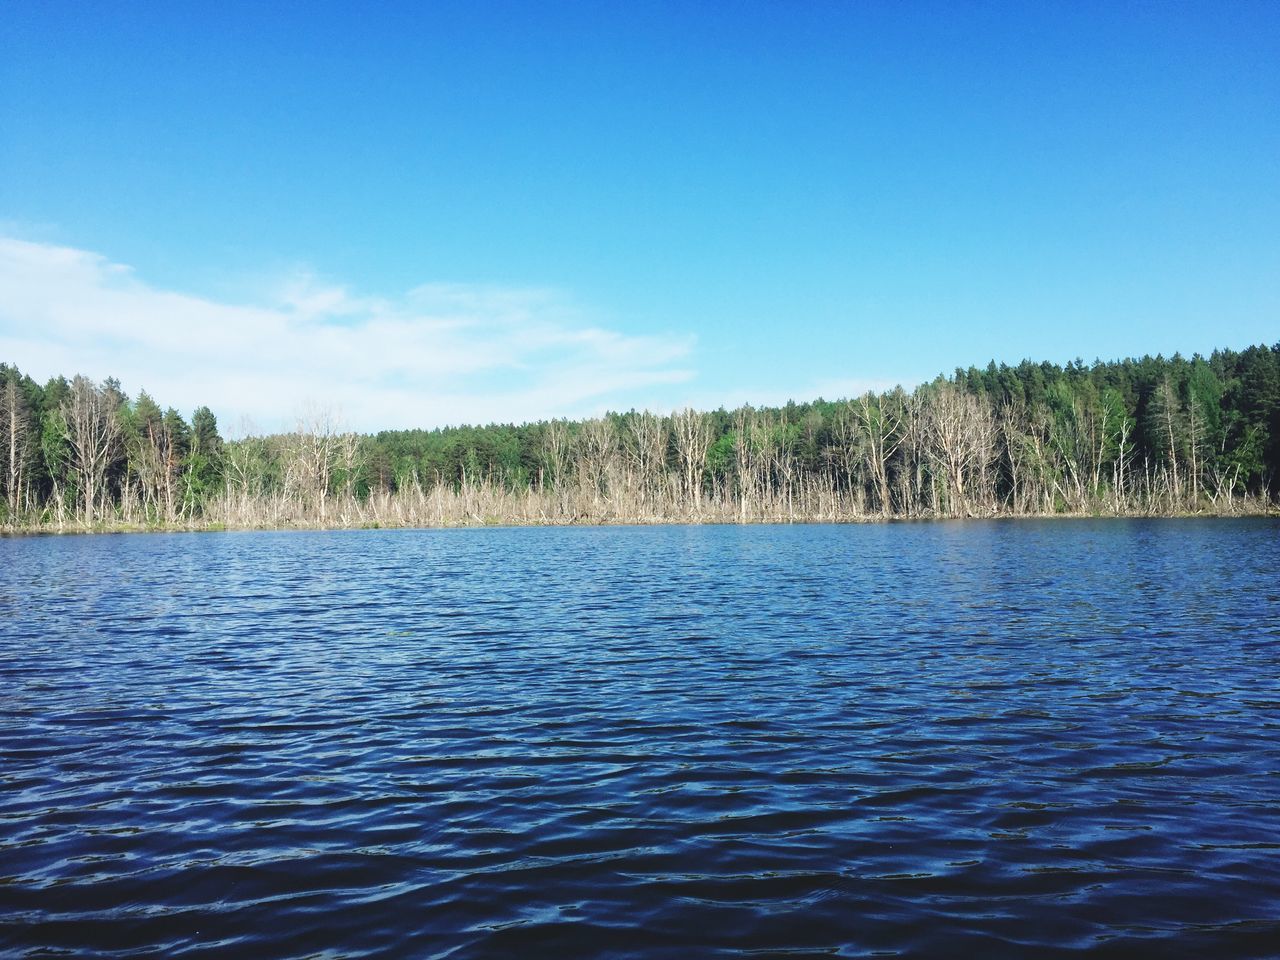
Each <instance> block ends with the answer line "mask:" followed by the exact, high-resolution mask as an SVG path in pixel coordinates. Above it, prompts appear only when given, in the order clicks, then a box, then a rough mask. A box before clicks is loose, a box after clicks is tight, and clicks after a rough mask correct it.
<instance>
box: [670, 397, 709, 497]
mask: <svg viewBox="0 0 1280 960" xmlns="http://www.w3.org/2000/svg"><path fill="white" fill-rule="evenodd" d="M671 424H672V428H673V429H674V430H675V436H676V455H677V456H678V457H679V458H680V469H681V473H682V492H683V494H684V497H685V500H686V503H687V504H689V505H691V506H693V507H694V508H695V509H696V508H697V505H698V504H700V503H701V502H702V471H703V469H704V468H705V467H706V465H707V451H708V450H710V449H711V424H710V423H709V422H708V421H707V418H706V417H705V416H703V415H702V414H701V413H699V412H698V411H696V410H694V409H692V408H690V407H685V409H683V410H681V411H679V412H678V413H673V414H672V415H671Z"/></svg>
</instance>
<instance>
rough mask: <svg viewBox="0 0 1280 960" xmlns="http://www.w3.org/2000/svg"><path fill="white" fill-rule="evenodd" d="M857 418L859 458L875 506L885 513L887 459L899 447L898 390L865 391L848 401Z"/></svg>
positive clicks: (888, 502) (887, 509) (889, 505)
mask: <svg viewBox="0 0 1280 960" xmlns="http://www.w3.org/2000/svg"><path fill="white" fill-rule="evenodd" d="M851 407H852V409H853V413H854V415H855V416H856V417H857V421H858V427H859V435H860V438H861V440H862V450H863V457H864V460H865V462H866V465H867V469H868V472H869V473H870V474H871V483H872V486H873V488H874V490H875V495H876V505H877V506H878V507H879V508H880V514H881V515H882V516H885V517H887V516H889V513H890V511H891V509H892V506H893V505H892V500H891V498H890V494H889V462H890V460H892V458H893V456H894V454H896V453H897V452H898V448H899V447H901V446H902V440H903V437H902V391H901V389H899V390H897V391H895V392H894V393H891V394H885V395H884V396H876V395H875V394H874V393H870V392H868V393H866V394H865V395H863V396H862V397H861V398H859V399H858V400H854V401H853V402H852V403H851Z"/></svg>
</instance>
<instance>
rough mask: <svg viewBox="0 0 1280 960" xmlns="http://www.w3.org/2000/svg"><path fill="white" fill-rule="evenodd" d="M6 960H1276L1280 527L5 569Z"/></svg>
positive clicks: (1054, 530)
mask: <svg viewBox="0 0 1280 960" xmlns="http://www.w3.org/2000/svg"><path fill="white" fill-rule="evenodd" d="M0 705H2V708H0V761H2V765H0V953H7V954H10V955H17V956H22V955H26V954H28V953H30V954H32V955H35V954H40V955H45V954H46V953H47V954H49V955H55V954H57V953H59V952H68V953H72V954H75V955H78V956H106V955H117V956H168V957H179V956H181V957H193V956H200V957H204V956H219V957H245V956H254V957H306V956H317V957H366V956H368V957H392V956H416V957H449V958H478V957H555V958H561V960H563V958H576V957H618V958H621V957H663V958H686V957H731V956H742V955H749V956H751V957H756V958H758V957H810V956H814V957H816V956H868V955H877V956H939V955H971V956H982V957H1003V956H1009V957H1021V956H1037V957H1045V956H1059V955H1062V956H1067V955H1078V954H1087V955H1090V956H1117V957H1119V956H1133V955H1143V956H1187V957H1196V956H1201V957H1203V956H1213V957H1246V956H1265V955H1268V954H1269V953H1272V952H1273V951H1274V950H1275V949H1276V944H1280V522H1277V521H1276V520H1268V519H1264V520H1240V521H1234V520H1233V521H1227V520H1215V521H1200V520H1101V521H1088V520H1061V521H1044V522H1040V521H1005V522H953V523H932V524H885V525H867V526H789V527H765V526H759V527H751V526H748V527H637V528H616V527H615V528H549V529H515V530H512V529H475V530H436V531H357V532H334V533H228V534H198V535H192V534H168V535H165V534H148V535H127V536H110V535H98V536H76V537H28V538H8V539H3V540H0Z"/></svg>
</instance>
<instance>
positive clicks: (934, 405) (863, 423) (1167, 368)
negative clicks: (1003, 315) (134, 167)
mask: <svg viewBox="0 0 1280 960" xmlns="http://www.w3.org/2000/svg"><path fill="white" fill-rule="evenodd" d="M1278 483H1280V343H1278V344H1276V345H1275V346H1271V347H1267V346H1255V347H1250V348H1248V349H1246V350H1243V351H1239V352H1237V351H1233V350H1219V351H1215V352H1214V353H1213V354H1212V355H1211V356H1209V357H1208V358H1205V357H1201V356H1195V357H1193V358H1191V359H1185V358H1183V357H1180V356H1176V355H1175V356H1174V357H1172V358H1169V359H1165V358H1162V357H1143V358H1142V359H1140V360H1123V361H1118V362H1110V363H1103V362H1095V363H1093V364H1091V365H1086V364H1084V363H1082V362H1080V361H1076V362H1074V363H1070V364H1067V365H1066V366H1058V365H1055V364H1051V363H1039V364H1037V363H1032V362H1030V361H1024V362H1023V363H1021V364H1019V365H1017V366H1014V367H1010V366H1007V365H1003V364H1002V365H999V366H997V365H996V364H994V363H992V364H990V365H988V366H987V367H986V368H985V369H979V368H976V367H971V368H969V369H968V370H961V369H957V370H956V371H955V373H954V375H953V376H951V377H939V378H938V379H936V380H934V381H933V382H931V383H928V384H924V385H922V386H920V387H917V388H916V389H915V390H912V391H906V390H903V389H901V388H899V389H896V390H892V391H888V392H885V393H868V394H866V395H864V396H861V397H857V398H854V399H850V400H840V401H826V400H817V401H814V402H812V403H802V404H796V403H789V404H787V405H786V406H785V407H775V408H753V407H750V406H748V407H742V408H739V409H737V410H724V409H721V410H716V411H713V412H697V411H693V410H684V411H679V412H676V413H673V414H671V415H670V416H659V415H655V414H652V413H647V412H636V411H631V412H628V413H611V414H608V415H606V416H604V417H601V418H597V419H591V420H583V421H577V422H574V421H566V420H554V421H546V422H540V423H532V424H525V425H519V426H516V425H491V426H484V427H455V428H447V429H439V430H431V431H424V430H407V431H388V432H383V433H378V434H376V435H357V434H355V433H353V432H350V431H347V430H343V429H341V427H340V426H339V425H338V422H337V420H336V418H335V417H333V416H332V415H329V414H326V413H318V414H314V415H311V416H308V417H306V418H304V419H303V420H302V421H300V422H299V424H298V426H297V429H295V430H294V431H292V432H290V433H286V434H276V435H272V436H250V437H246V438H244V439H239V440H234V441H227V440H224V439H223V438H222V437H221V436H220V434H219V431H218V424H217V421H216V419H215V418H214V415H213V414H212V412H211V411H210V410H209V409H208V408H207V407H201V408H199V409H198V410H196V411H195V412H194V414H193V415H192V416H191V418H190V419H189V420H188V419H185V418H184V417H183V416H182V415H181V414H179V413H178V411H176V410H174V409H172V408H169V409H165V410H162V409H161V408H160V406H159V405H158V404H157V403H156V402H155V401H154V400H153V399H152V398H151V397H150V396H148V395H147V394H146V393H145V392H142V393H140V394H139V395H138V397H137V398H136V399H131V398H130V397H129V396H127V395H126V394H125V393H124V391H123V390H122V388H121V385H120V384H119V383H118V382H117V381H115V380H107V381H105V382H103V383H95V382H93V381H91V380H89V379H87V378H85V377H83V376H76V377H75V378H73V379H72V380H69V381H68V380H66V379H65V378H61V377H58V378H55V379H53V380H50V381H49V382H48V383H46V384H44V385H43V386H42V385H40V384H37V383H36V382H34V381H33V380H32V379H31V378H30V377H27V376H24V375H23V374H22V373H21V372H20V371H19V370H18V369H17V368H16V367H12V366H8V365H5V364H0V491H2V492H3V503H2V504H0V523H3V525H4V526H6V527H8V528H10V529H16V528H50V527H52V528H65V527H67V526H75V527H82V528H93V527H100V526H138V527H146V526H192V527H198V526H212V525H225V526H372V525H431V524H454V523H495V522H497V523H500V522H507V523H573V522H603V521H620V522H664V521H684V520H688V521H759V520H856V519H865V518H875V517H955V516H995V515H1042V514H1061V513H1069V514H1172V513H1187V512H1215V513H1238V512H1258V511H1263V510H1267V509H1271V508H1272V507H1273V505H1274V504H1275V502H1276V498H1277V493H1278V492H1280V491H1278V489H1277V485H1278Z"/></svg>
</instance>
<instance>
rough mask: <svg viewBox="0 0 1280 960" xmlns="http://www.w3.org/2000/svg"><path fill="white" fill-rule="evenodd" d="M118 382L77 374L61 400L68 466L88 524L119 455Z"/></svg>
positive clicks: (121, 399)
mask: <svg viewBox="0 0 1280 960" xmlns="http://www.w3.org/2000/svg"><path fill="white" fill-rule="evenodd" d="M123 402H124V397H123V395H122V394H121V393H120V389H119V385H118V384H117V383H116V382H115V381H112V380H107V381H105V382H104V383H103V385H102V386H100V387H99V386H96V385H94V383H93V382H92V381H91V380H89V379H88V378H86V377H83V376H80V375H77V376H76V377H75V378H74V379H73V380H72V381H71V391H70V394H69V395H68V397H67V398H66V400H64V401H63V404H62V424H63V428H64V429H65V431H66V440H67V443H68V444H69V446H70V453H71V466H72V468H73V469H74V470H75V472H76V477H77V479H78V481H79V485H80V498H81V509H82V516H83V520H84V522H85V523H86V524H91V523H93V521H94V520H95V519H96V518H97V516H98V513H99V511H100V510H101V509H102V508H103V506H104V505H105V502H106V496H107V491H106V489H105V488H106V476H107V471H108V470H110V469H111V468H112V467H113V466H114V465H115V463H116V461H117V460H118V459H119V458H120V438H121V432H120V407H121V405H122V404H123Z"/></svg>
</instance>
